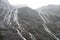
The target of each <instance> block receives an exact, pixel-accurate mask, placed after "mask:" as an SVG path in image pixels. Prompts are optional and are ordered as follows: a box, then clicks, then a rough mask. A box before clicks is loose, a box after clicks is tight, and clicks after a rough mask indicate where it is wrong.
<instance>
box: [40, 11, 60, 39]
mask: <svg viewBox="0 0 60 40" xmlns="http://www.w3.org/2000/svg"><path fill="white" fill-rule="evenodd" d="M41 14H42V15H43V16H42V15H41ZM39 16H40V17H41V18H42V20H43V22H44V24H43V27H44V29H45V30H46V31H47V33H48V34H49V35H51V36H53V37H54V38H55V39H56V40H60V39H59V38H58V37H56V36H55V35H54V34H53V33H52V32H51V31H50V29H49V28H48V27H47V26H46V25H45V24H46V23H49V20H48V19H47V18H46V17H45V16H44V14H43V13H42V12H41V13H39ZM44 18H45V19H44ZM46 20H47V21H46Z"/></svg>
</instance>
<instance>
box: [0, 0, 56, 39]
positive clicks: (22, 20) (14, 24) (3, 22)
mask: <svg viewBox="0 0 60 40" xmlns="http://www.w3.org/2000/svg"><path fill="white" fill-rule="evenodd" d="M0 3H1V4H0V40H56V37H55V36H54V35H49V32H47V31H46V29H45V28H44V26H45V25H43V24H44V21H43V20H42V18H41V16H40V15H39V13H38V12H36V11H35V10H34V9H31V8H29V7H22V8H19V7H18V8H16V7H13V6H11V5H10V4H9V3H8V1H7V0H0Z"/></svg>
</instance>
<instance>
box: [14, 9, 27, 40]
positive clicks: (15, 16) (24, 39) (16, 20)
mask: <svg viewBox="0 0 60 40" xmlns="http://www.w3.org/2000/svg"><path fill="white" fill-rule="evenodd" d="M17 10H18V9H16V11H15V13H14V21H15V22H16V23H17V24H18V27H17V28H19V29H20V30H21V27H20V26H21V25H20V24H19V22H18V16H17ZM17 28H16V30H17V32H18V34H19V35H20V37H21V38H22V39H23V40H26V38H24V37H23V36H22V34H21V33H20V31H19V29H17Z"/></svg>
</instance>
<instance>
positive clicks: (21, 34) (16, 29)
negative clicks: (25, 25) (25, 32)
mask: <svg viewBox="0 0 60 40" xmlns="http://www.w3.org/2000/svg"><path fill="white" fill-rule="evenodd" d="M16 30H17V32H18V34H19V35H20V36H21V38H23V40H26V39H25V38H24V37H23V36H22V34H21V33H20V32H19V30H18V29H16Z"/></svg>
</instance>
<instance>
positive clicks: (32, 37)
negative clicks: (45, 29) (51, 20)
mask: <svg viewBox="0 0 60 40" xmlns="http://www.w3.org/2000/svg"><path fill="white" fill-rule="evenodd" d="M29 35H30V36H31V39H32V40H35V38H34V36H33V35H32V34H31V33H30V32H29Z"/></svg>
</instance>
